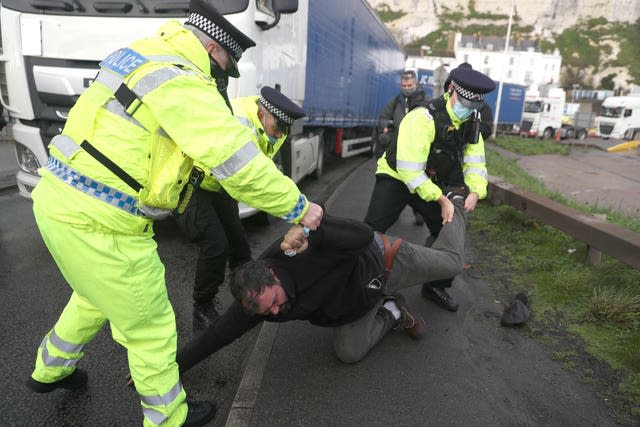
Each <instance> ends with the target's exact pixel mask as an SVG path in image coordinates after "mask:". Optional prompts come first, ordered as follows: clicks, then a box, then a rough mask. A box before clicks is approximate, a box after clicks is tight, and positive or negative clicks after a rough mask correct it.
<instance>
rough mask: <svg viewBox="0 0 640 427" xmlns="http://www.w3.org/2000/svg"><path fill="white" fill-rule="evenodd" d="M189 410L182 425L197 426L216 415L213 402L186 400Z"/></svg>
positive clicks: (187, 426) (184, 426)
mask: <svg viewBox="0 0 640 427" xmlns="http://www.w3.org/2000/svg"><path fill="white" fill-rule="evenodd" d="M187 405H188V406H189V412H187V419H186V420H184V424H183V425H182V426H183V427H199V426H203V425H205V424H207V423H208V422H209V421H211V420H212V419H213V417H215V416H216V405H215V404H214V403H213V402H206V401H202V402H190V401H187Z"/></svg>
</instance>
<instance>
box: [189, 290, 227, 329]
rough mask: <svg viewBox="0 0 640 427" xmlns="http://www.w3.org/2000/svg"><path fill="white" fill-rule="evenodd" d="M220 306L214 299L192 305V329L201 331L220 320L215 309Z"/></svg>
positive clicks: (216, 299)
mask: <svg viewBox="0 0 640 427" xmlns="http://www.w3.org/2000/svg"><path fill="white" fill-rule="evenodd" d="M218 306H220V303H219V302H218V298H214V299H213V301H209V302H205V303H201V304H194V305H193V329H194V330H201V329H207V328H208V327H209V326H211V325H213V324H214V323H216V321H217V320H218V319H219V318H220V314H219V313H218V310H217V307H218Z"/></svg>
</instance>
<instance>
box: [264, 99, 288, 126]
mask: <svg viewBox="0 0 640 427" xmlns="http://www.w3.org/2000/svg"><path fill="white" fill-rule="evenodd" d="M260 103H261V104H262V105H264V108H266V109H267V111H268V112H270V113H271V114H273V116H274V117H275V118H276V119H277V120H278V121H280V122H283V123H286V124H288V125H289V126H291V125H292V124H293V122H294V121H295V120H294V119H293V117H290V116H288V115H287V114H286V113H284V112H283V111H282V110H280V109H279V108H277V107H275V106H274V105H273V104H272V103H270V102H269V101H267V100H266V99H264V98H263V97H260Z"/></svg>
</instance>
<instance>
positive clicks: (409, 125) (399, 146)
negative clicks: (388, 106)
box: [365, 68, 495, 311]
mask: <svg viewBox="0 0 640 427" xmlns="http://www.w3.org/2000/svg"><path fill="white" fill-rule="evenodd" d="M449 77H450V78H451V84H450V86H449V90H448V91H447V92H446V93H445V94H444V95H443V96H442V97H440V98H436V99H433V100H431V101H428V102H426V104H425V105H424V106H418V107H417V108H414V109H413V110H412V111H410V112H409V113H408V114H407V115H406V116H405V117H404V119H403V120H402V122H401V123H400V129H399V134H398V140H397V143H396V144H393V143H392V144H390V146H389V147H388V148H387V150H386V152H385V154H384V155H383V156H382V157H381V158H380V159H379V160H378V169H377V171H376V183H375V186H374V189H373V193H372V195H371V200H370V202H369V208H368V210H367V216H366V218H365V222H366V223H367V224H369V225H370V226H371V227H372V228H373V229H374V230H376V231H380V232H385V231H386V230H387V229H388V228H389V227H391V225H393V223H395V222H396V220H397V219H398V217H399V216H400V214H401V213H402V210H403V209H404V208H405V206H406V205H409V206H411V207H412V208H414V209H415V210H417V211H418V212H419V213H420V214H421V215H422V216H423V218H424V219H425V222H426V225H427V227H428V228H429V231H430V232H431V236H430V237H429V239H427V245H429V244H430V243H432V242H433V241H434V240H435V237H437V235H438V233H439V232H440V229H441V228H442V225H443V224H444V223H446V222H450V221H451V218H452V215H453V204H452V203H451V201H450V200H449V198H447V195H448V194H449V196H450V197H451V196H453V195H455V194H457V195H458V196H459V197H463V198H464V199H465V202H464V207H465V209H466V211H467V212H471V211H473V210H474V209H475V206H476V203H477V202H478V199H482V198H484V197H485V196H486V194H487V168H486V165H485V154H484V142H483V139H482V135H481V134H480V119H481V118H480V117H479V116H478V114H477V111H476V109H478V108H480V107H481V106H482V100H483V96H484V94H486V93H488V92H491V91H492V90H493V89H494V88H495V83H494V82H493V80H491V79H490V78H489V77H487V76H485V75H484V74H482V73H480V72H478V71H475V70H472V69H468V68H456V69H454V70H453V71H451V74H450V75H449ZM452 192H453V193H455V194H453V195H452V194H450V193H452ZM452 282H453V279H445V280H439V281H434V282H427V283H425V284H424V285H423V286H422V296H423V297H425V298H428V299H431V300H433V301H434V302H436V303H437V304H438V305H439V306H441V307H443V308H445V309H447V310H449V311H456V310H457V309H458V304H457V303H456V301H455V300H454V299H453V298H452V297H451V295H449V293H448V292H447V291H446V290H445V288H447V287H450V286H451V284H452Z"/></svg>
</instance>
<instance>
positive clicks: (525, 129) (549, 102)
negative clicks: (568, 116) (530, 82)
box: [520, 88, 566, 139]
mask: <svg viewBox="0 0 640 427" xmlns="http://www.w3.org/2000/svg"><path fill="white" fill-rule="evenodd" d="M565 98H566V96H565V92H564V90H563V89H560V88H548V89H546V90H544V91H540V90H538V89H529V90H527V92H526V94H525V102H524V112H523V113H522V124H521V125H520V135H521V136H527V137H529V136H531V137H538V138H543V139H550V138H552V137H553V136H554V135H555V133H556V131H559V130H560V128H561V127H562V116H563V115H564V104H565Z"/></svg>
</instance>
